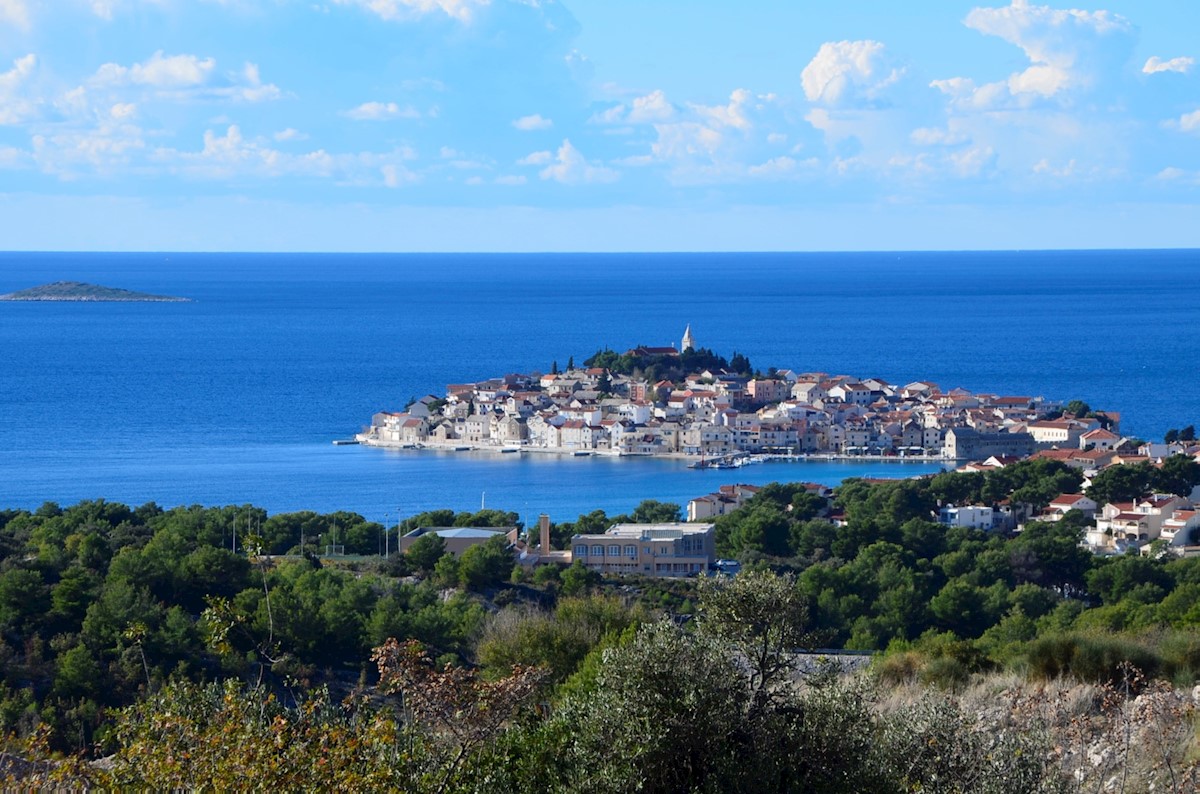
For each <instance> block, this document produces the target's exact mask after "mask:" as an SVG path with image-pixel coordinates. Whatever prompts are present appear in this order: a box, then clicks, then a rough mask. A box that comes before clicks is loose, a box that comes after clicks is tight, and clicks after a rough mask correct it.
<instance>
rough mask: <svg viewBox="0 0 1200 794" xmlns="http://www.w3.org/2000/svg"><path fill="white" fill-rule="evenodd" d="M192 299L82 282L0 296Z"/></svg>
mask: <svg viewBox="0 0 1200 794" xmlns="http://www.w3.org/2000/svg"><path fill="white" fill-rule="evenodd" d="M190 300H191V298H177V297H173V296H170V295H151V294H149V293H146V292H134V291H133V290H127V289H117V288H115V287H102V286H100V285H98V284H85V283H84V282H82V281H55V282H54V283H52V284H43V285H41V286H40V287H31V288H29V289H23V290H21V291H19V292H10V293H8V294H7V295H0V301H106V302H124V303H129V302H153V303H181V302H187V301H190Z"/></svg>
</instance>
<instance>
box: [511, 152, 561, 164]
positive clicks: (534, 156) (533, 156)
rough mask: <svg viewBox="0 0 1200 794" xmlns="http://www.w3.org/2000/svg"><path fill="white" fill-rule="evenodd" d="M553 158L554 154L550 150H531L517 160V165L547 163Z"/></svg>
mask: <svg viewBox="0 0 1200 794" xmlns="http://www.w3.org/2000/svg"><path fill="white" fill-rule="evenodd" d="M553 159H554V155H553V154H551V153H550V152H545V151H542V152H530V153H529V154H527V155H525V156H524V157H522V158H521V159H520V160H517V165H545V164H546V163H548V162H550V161H551V160H553Z"/></svg>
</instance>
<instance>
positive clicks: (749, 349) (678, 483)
mask: <svg viewBox="0 0 1200 794" xmlns="http://www.w3.org/2000/svg"><path fill="white" fill-rule="evenodd" d="M60 280H75V281H85V282H90V283H95V284H101V285H104V286H110V287H120V288H124V289H132V290H138V291H143V292H150V293H157V294H167V295H177V296H182V297H187V298H190V299H191V301H190V302H187V303H18V302H0V509H3V508H26V509H33V508H37V507H38V506H40V505H41V504H42V503H43V502H46V501H54V502H58V503H60V504H62V505H67V504H72V503H75V502H77V501H79V500H83V499H98V498H103V499H107V500H109V501H118V502H123V503H126V504H129V505H140V504H143V503H146V502H150V501H154V502H157V503H158V504H160V505H162V506H164V507H171V506H175V505H190V504H202V505H224V504H237V505H242V504H255V505H258V506H261V507H263V508H266V509H267V510H269V511H270V512H272V513H276V512H285V511H296V510H315V511H320V512H328V511H334V510H350V511H354V512H358V513H360V514H362V515H363V516H365V517H367V518H368V519H370V520H373V521H381V522H382V521H387V522H391V523H394V522H395V521H396V519H397V518H403V517H407V516H411V515H414V514H416V513H418V512H421V511H424V510H429V509H436V508H452V509H455V510H472V511H473V510H477V509H479V508H480V507H488V508H497V509H503V510H512V511H515V512H517V513H518V514H519V515H520V516H521V519H522V520H524V521H527V522H532V521H535V520H536V517H537V515H538V514H540V513H547V514H549V515H550V516H551V518H552V519H554V520H556V521H566V520H573V519H574V518H575V517H576V516H578V515H580V514H582V513H587V512H591V511H592V510H596V509H602V510H605V511H606V512H608V513H609V514H610V515H613V514H618V513H623V512H629V511H631V510H632V509H633V508H634V507H635V506H636V505H637V504H638V503H639V502H640V501H642V500H644V499H656V500H660V501H668V502H676V503H679V504H685V503H686V502H687V501H688V500H689V499H691V498H694V497H696V496H700V495H702V494H705V493H708V492H710V491H713V490H715V489H716V488H717V487H718V486H719V485H721V484H724V483H730V482H745V483H753V484H763V483H766V482H771V481H815V482H823V483H826V484H829V485H836V484H837V483H839V482H841V481H842V480H843V479H844V478H846V477H851V476H872V477H904V476H913V475H918V474H923V473H928V472H931V471H938V470H939V469H940V468H941V465H940V464H937V463H907V464H899V463H881V462H869V461H863V462H850V463H847V462H808V463H774V464H762V465H757V466H748V467H743V468H741V469H737V470H706V471H697V470H692V469H688V468H687V467H686V464H685V463H683V462H681V461H674V460H661V459H611V458H600V457H593V458H571V457H555V456H547V455H529V454H527V455H506V454H500V453H496V452H430V451H412V450H409V451H401V450H382V449H374V448H367V447H360V446H334V445H333V444H332V443H331V442H332V441H333V440H335V439H345V438H349V437H352V436H353V435H354V433H356V432H358V431H359V430H361V429H362V427H363V426H364V425H366V424H367V423H369V421H370V417H371V415H372V414H373V413H374V412H376V411H379V410H401V409H402V408H403V407H404V405H405V404H406V403H407V402H408V401H409V400H410V399H412V398H414V397H419V396H422V395H425V394H435V395H441V394H442V393H444V390H445V387H446V384H448V383H461V382H467V381H475V380H482V379H486V378H488V377H493V376H499V375H504V374H506V373H512V372H525V373H528V372H534V371H538V372H546V371H549V370H550V369H551V367H552V366H554V364H555V363H557V365H558V366H559V367H560V368H563V367H565V366H566V365H567V363H568V362H569V361H570V360H572V359H573V360H574V362H575V363H576V364H580V363H582V362H583V360H584V359H586V358H587V357H588V356H589V355H591V354H592V353H594V352H596V351H597V350H600V349H604V348H611V349H613V350H618V351H623V350H625V349H628V348H631V347H635V346H637V345H639V344H646V345H668V344H676V345H677V344H678V343H679V340H680V338H681V337H682V334H683V331H684V328H685V327H686V326H687V325H689V324H690V325H691V327H692V331H693V334H694V336H695V339H696V344H697V346H700V347H707V348H710V349H712V350H714V351H716V352H718V353H720V354H722V355H726V356H730V355H732V354H733V353H734V352H738V353H742V354H744V355H746V356H748V357H749V358H750V360H751V362H752V364H753V365H754V366H755V367H757V368H759V369H761V370H764V371H765V370H766V369H768V368H769V367H772V366H774V367H777V368H780V369H784V368H786V369H792V370H796V371H803V372H809V371H821V372H827V373H831V374H848V375H854V376H857V377H863V378H865V377H871V376H874V377H880V378H884V379H886V380H889V381H891V382H894V383H908V382H910V381H914V380H928V381H933V382H935V383H937V384H939V385H940V386H941V387H942V388H943V389H951V388H954V387H958V386H961V387H964V388H967V389H970V390H972V391H976V392H991V393H999V394H1008V395H1029V396H1038V395H1041V396H1044V397H1046V398H1049V399H1058V400H1063V401H1066V400H1072V399H1081V400H1084V401H1086V402H1087V403H1088V404H1089V405H1091V406H1092V407H1093V408H1098V409H1106V410H1111V411H1118V412H1120V414H1121V417H1122V422H1121V428H1122V430H1123V431H1124V432H1125V433H1126V434H1131V435H1136V436H1139V437H1142V438H1147V439H1150V438H1161V437H1162V436H1163V434H1164V433H1165V432H1166V430H1167V429H1169V428H1180V427H1183V426H1185V425H1189V424H1195V423H1197V422H1198V421H1200V389H1198V388H1197V381H1196V379H1195V376H1196V373H1197V372H1198V371H1200V322H1197V310H1196V307H1197V301H1196V297H1197V293H1198V291H1200V290H1198V288H1200V251H1195V250H1163V251H1054V252H1046V251H1041V252H1039V251H1032V252H1025V251H1012V252H961V253H947V252H938V253H919V252H916V253H912V252H905V253H779V254H762V253H753V254H733V253H720V254H712V253H678V254H634V253H631V254H536V255H531V254H493V255H478V254H437V255H434V254H429V255H426V254H403V255H390V254H388V255H385V254H379V255H359V254H355V255H341V254H234V253H227V254H208V253H205V254H200V253H196V254H179V253H160V254H152V253H131V254H121V253H0V293H6V292H11V291H15V290H18V289H24V288H27V287H31V286H35V285H39V284H43V283H47V282H51V281H60Z"/></svg>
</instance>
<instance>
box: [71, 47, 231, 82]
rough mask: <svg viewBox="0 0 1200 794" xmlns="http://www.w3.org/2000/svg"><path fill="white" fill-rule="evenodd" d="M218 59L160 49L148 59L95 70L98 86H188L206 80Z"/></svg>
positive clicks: (115, 64) (93, 79) (106, 65)
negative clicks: (178, 53)
mask: <svg viewBox="0 0 1200 794" xmlns="http://www.w3.org/2000/svg"><path fill="white" fill-rule="evenodd" d="M216 66H217V62H216V60H214V59H213V58H199V57H197V56H195V55H163V51H162V50H159V51H158V52H156V53H154V55H152V56H150V58H149V60H147V61H144V62H142V63H135V64H134V65H133V66H122V65H120V64H117V63H106V64H104V65H103V66H101V67H100V68H99V69H98V70H96V75H95V77H93V78H92V81H93V82H94V83H96V84H97V85H144V86H150V87H153V88H188V87H192V86H199V85H203V84H204V83H206V82H207V81H208V79H209V77H210V76H211V75H212V74H213V70H214V69H215V68H216Z"/></svg>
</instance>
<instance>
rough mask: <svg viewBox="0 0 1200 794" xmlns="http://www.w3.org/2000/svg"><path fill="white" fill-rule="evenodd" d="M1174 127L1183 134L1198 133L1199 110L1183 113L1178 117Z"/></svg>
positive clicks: (1199, 129) (1199, 123)
mask: <svg viewBox="0 0 1200 794" xmlns="http://www.w3.org/2000/svg"><path fill="white" fill-rule="evenodd" d="M1176 125H1177V126H1178V127H1179V129H1180V130H1182V131H1183V132H1200V110H1193V111H1192V112H1191V113H1184V114H1183V115H1182V116H1180V117H1179V121H1177V122H1176Z"/></svg>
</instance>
